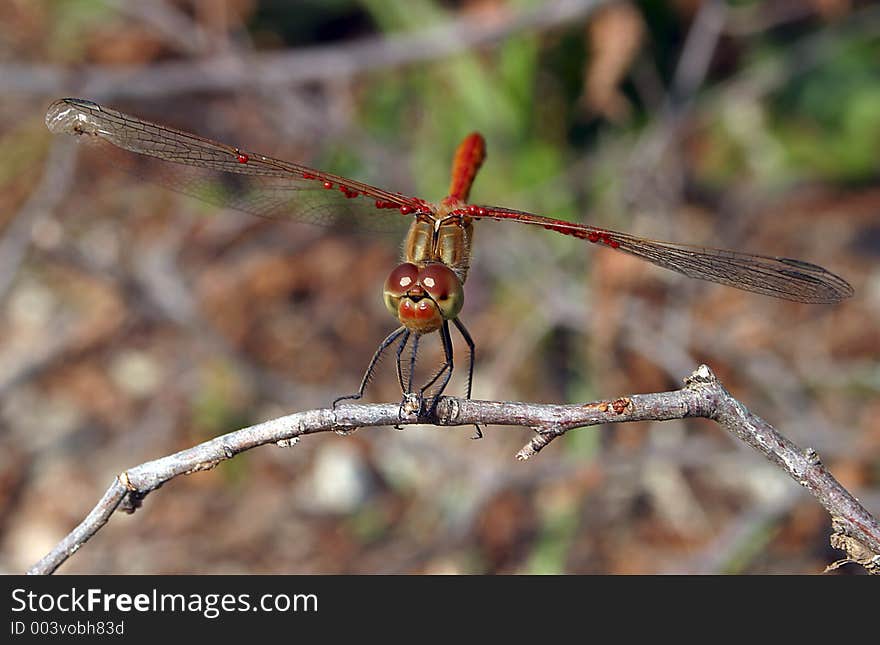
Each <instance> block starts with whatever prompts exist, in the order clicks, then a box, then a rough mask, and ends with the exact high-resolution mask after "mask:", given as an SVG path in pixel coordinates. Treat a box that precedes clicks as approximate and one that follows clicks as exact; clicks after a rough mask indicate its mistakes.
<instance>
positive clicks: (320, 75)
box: [0, 0, 609, 100]
mask: <svg viewBox="0 0 880 645" xmlns="http://www.w3.org/2000/svg"><path fill="white" fill-rule="evenodd" d="M608 1H609V0H554V1H553V2H547V3H544V4H542V5H540V6H538V7H536V8H534V9H531V10H524V11H511V12H510V13H507V14H503V13H501V12H500V11H499V12H492V13H491V15H486V16H481V15H480V14H475V15H466V16H461V17H457V18H455V19H452V20H450V21H449V22H447V23H445V24H443V25H440V26H438V27H432V28H429V29H425V30H419V31H418V32H415V33H407V34H401V35H395V36H389V37H386V36H380V37H375V38H368V39H363V40H359V41H355V42H351V43H348V44H345V45H328V46H321V47H311V48H308V49H297V50H291V51H286V52H280V53H279V52H264V53H258V54H254V55H252V56H247V57H246V58H242V57H241V56H239V55H235V54H230V55H225V54H224V55H220V56H217V57H212V58H211V59H208V60H198V61H193V60H188V61H182V62H180V61H175V62H167V63H160V64H155V65H151V66H149V67H147V68H141V69H132V68H119V67H109V66H84V67H77V68H76V69H70V70H68V69H63V68H60V67H55V66H49V65H42V66H41V65H22V64H6V65H0V76H2V77H3V87H4V91H5V92H6V93H7V94H8V93H17V94H35V95H39V96H53V95H58V94H59V93H63V92H74V91H76V92H78V93H81V94H83V95H86V96H89V97H90V98H96V99H103V100H107V99H109V98H119V99H121V98H132V97H138V98H140V97H147V96H167V95H171V94H180V93H187V94H189V93H193V92H218V91H229V90H238V89H242V88H253V87H269V88H273V87H292V86H295V85H299V84H301V83H306V82H319V83H320V82H325V81H327V80H328V79H344V78H350V77H352V76H355V75H357V74H360V73H363V72H367V71H373V70H377V69H388V68H394V67H401V66H404V65H410V64H413V63H418V62H424V61H430V60H437V59H442V58H447V57H449V56H452V55H455V54H459V53H462V52H465V51H467V50H468V49H471V48H474V47H479V46H485V45H491V44H493V43H496V42H499V41H501V40H503V39H505V38H507V37H509V36H511V35H513V34H516V33H519V32H525V31H529V32H534V31H540V30H545V29H550V28H552V27H556V26H559V25H563V24H566V23H570V22H576V21H578V20H583V19H584V18H586V17H587V16H588V15H590V14H591V13H592V12H593V11H595V10H596V9H597V8H598V7H600V6H601V5H603V4H607V2H608Z"/></svg>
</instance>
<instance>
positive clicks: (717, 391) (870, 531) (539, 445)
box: [28, 365, 880, 574]
mask: <svg viewBox="0 0 880 645" xmlns="http://www.w3.org/2000/svg"><path fill="white" fill-rule="evenodd" d="M401 414H402V411H401V408H400V405H399V404H390V403H383V404H372V405H342V406H339V407H338V408H337V409H335V410H332V409H320V410H309V411H307V412H298V413H296V414H290V415H287V416H284V417H279V418H277V419H273V420H271V421H267V422H265V423H260V424H257V425H255V426H251V427H249V428H244V429H242V430H237V431H235V432H230V433H228V434H225V435H222V436H220V437H216V438H214V439H211V440H210V441H206V442H204V443H201V444H199V445H197V446H193V447H192V448H189V449H187V450H182V451H180V452H178V453H175V454H173V455H168V456H167V457H162V458H160V459H156V460H154V461H149V462H146V463H143V464H140V465H139V466H135V467H134V468H130V469H128V470H126V471H124V472H122V473H120V474H119V475H118V476H117V477H116V478H115V479H114V481H113V483H112V484H111V485H110V487H109V488H108V489H107V491H106V492H105V493H104V496H103V497H102V498H101V500H100V501H99V502H98V504H97V505H96V506H95V508H94V509H93V510H92V511H91V512H90V513H89V515H88V516H87V517H86V518H85V519H84V520H83V521H82V523H80V525H79V526H77V527H76V528H75V529H74V530H73V531H72V532H71V533H70V534H69V535H67V537H65V538H64V539H63V540H62V541H61V542H60V543H58V545H56V546H55V548H53V549H52V550H51V551H50V552H49V553H48V554H47V555H46V556H45V557H43V558H42V559H41V560H40V561H39V562H37V563H36V564H34V565H33V566H32V567H31V568H30V569H29V570H28V573H31V574H49V573H52V572H53V571H55V570H56V569H57V568H58V567H59V566H60V565H61V564H63V563H64V562H65V561H66V560H67V559H68V558H69V557H70V556H71V555H73V554H74V553H75V552H76V551H77V550H78V549H79V548H80V547H81V546H82V545H83V544H85V542H86V541H87V540H88V539H89V538H91V537H92V536H93V535H94V534H95V533H97V532H98V530H100V528H101V527H102V526H103V525H104V524H105V523H106V522H107V521H108V520H109V519H110V516H111V515H112V514H113V512H114V511H115V510H116V509H117V508H119V507H122V509H123V510H125V511H127V512H134V511H135V510H136V509H137V508H138V507H139V506H140V504H141V502H142V501H143V499H144V497H145V496H146V495H147V494H149V493H150V492H151V491H153V490H155V489H157V488H159V487H160V486H161V485H162V484H164V483H165V482H167V481H168V480H170V479H172V478H174V477H177V476H178V475H188V474H191V473H194V472H198V471H200V470H208V469H211V468H213V467H214V466H216V465H217V464H219V463H220V462H222V461H225V460H227V459H231V458H232V457H234V456H235V455H236V454H238V453H240V452H244V451H245V450H250V449H251V448H255V447H257V446H262V445H266V444H275V445H278V446H281V447H288V446H292V445H293V444H295V443H296V442H297V441H299V439H300V437H303V436H305V435H310V434H316V433H319V432H337V433H339V434H349V433H351V432H354V431H355V430H357V429H358V428H361V427H367V426H390V425H410V424H416V423H425V422H426V421H427V422H431V423H434V424H435V425H438V426H459V425H473V424H480V425H504V426H525V427H530V428H532V429H534V430H535V432H536V433H537V434H536V435H535V437H533V438H532V439H531V440H530V441H529V442H528V443H527V444H526V445H525V446H524V447H523V448H522V449H521V450H520V451H519V452H518V453H517V455H516V457H517V458H518V459H520V460H525V459H529V458H530V457H532V456H534V455H536V454H537V453H538V452H539V451H540V450H542V449H543V448H544V447H545V446H547V444H549V443H550V442H551V441H553V440H554V439H556V438H557V437H559V436H562V435H563V434H565V433H566V432H568V431H569V430H572V429H574V428H582V427H586V426H594V425H600V424H604V423H622V422H626V421H668V420H671V419H684V418H687V417H703V418H706V419H711V420H713V421H715V422H717V423H719V424H720V425H721V426H722V427H724V428H725V429H726V430H727V431H728V432H730V433H731V434H733V435H734V436H736V437H737V438H738V439H740V440H742V441H744V442H745V443H747V444H748V445H750V446H752V447H753V448H755V449H756V450H758V451H760V452H762V453H763V454H764V455H765V456H766V457H767V458H768V459H769V460H770V461H772V462H773V463H775V464H776V465H778V466H779V467H780V468H782V469H783V470H784V471H785V472H786V473H788V475H789V476H790V477H792V478H793V479H794V480H795V481H797V482H798V483H799V484H801V485H802V486H804V487H805V488H806V489H807V490H808V491H810V492H811V493H812V494H813V495H814V496H815V497H816V498H817V499H818V500H819V502H820V503H821V504H822V505H823V506H824V507H825V508H826V510H828V512H829V513H830V514H831V517H832V518H833V527H834V534H833V535H832V536H831V543H832V546H834V547H835V548H839V549H842V550H845V551H846V552H847V557H846V558H845V559H844V560H842V561H841V562H858V563H859V564H862V565H863V566H865V568H866V569H868V570H869V571H871V572H878V570H880V522H878V521H877V519H876V518H874V517H873V516H872V515H871V514H870V513H869V512H868V511H867V510H866V509H865V508H864V507H863V506H862V505H861V504H859V502H858V501H857V500H856V499H855V497H853V496H852V495H851V494H850V493H849V492H848V491H847V490H846V489H845V488H843V486H841V485H840V483H838V482H837V480H836V479H834V477H833V476H832V475H831V473H829V472H828V470H827V469H826V468H825V467H824V466H823V465H822V462H821V461H820V460H819V457H818V455H817V454H816V451H815V450H813V449H811V448H807V449H801V448H799V447H798V446H796V445H795V444H793V443H792V442H791V441H789V440H788V439H786V438H785V437H783V436H782V435H780V434H779V433H778V432H777V431H776V430H775V429H774V428H773V427H772V426H771V425H770V424H768V423H767V422H766V421H764V420H763V419H761V418H759V417H758V416H756V415H754V414H752V413H751V412H749V411H748V410H747V409H746V407H745V406H744V405H742V404H741V403H740V402H739V401H737V400H736V399H734V398H733V397H732V396H731V395H730V393H729V392H728V391H727V390H726V389H725V388H724V386H723V385H721V383H720V382H719V381H718V380H717V378H716V377H715V374H714V373H713V372H712V371H711V370H710V369H709V368H708V367H706V366H705V365H701V366H700V367H699V368H697V370H696V371H694V372H693V373H692V374H691V375H690V376H689V377H688V378H687V379H685V387H684V388H682V389H680V390H675V391H671V392H658V393H653V394H634V395H631V396H626V397H620V398H617V399H613V400H605V401H596V402H593V403H586V404H581V405H548V404H536V403H514V402H501V401H473V400H467V399H457V398H452V397H443V399H442V400H441V401H440V404H439V405H438V406H437V413H436V418H433V419H427V420H426V419H424V418H419V417H418V416H417V415H415V414H405V415H404V416H402V417H401ZM833 566H835V565H832V567H833Z"/></svg>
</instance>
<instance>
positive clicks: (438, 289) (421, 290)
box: [384, 262, 464, 334]
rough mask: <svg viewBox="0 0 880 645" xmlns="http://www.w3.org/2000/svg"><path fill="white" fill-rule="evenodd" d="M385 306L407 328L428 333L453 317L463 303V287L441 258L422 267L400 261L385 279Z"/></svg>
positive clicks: (420, 332) (456, 315)
mask: <svg viewBox="0 0 880 645" xmlns="http://www.w3.org/2000/svg"><path fill="white" fill-rule="evenodd" d="M384 299H385V306H386V307H387V308H388V311H389V312H391V315H392V316H394V317H395V318H397V320H399V321H400V324H401V325H403V326H404V327H406V328H407V329H408V330H410V331H413V332H416V333H418V334H429V333H431V332H434V331H437V330H438V329H440V327H441V325H442V324H443V321H444V320H454V319H455V318H457V317H458V312H459V311H461V306H462V305H463V304H464V289H463V288H462V285H461V281H460V280H459V279H458V276H457V275H456V274H455V272H454V271H452V269H450V268H449V267H447V266H446V265H445V264H442V263H440V262H431V263H428V264H425V265H423V266H422V267H421V268H420V267H419V266H417V265H415V264H413V263H412V262H404V263H403V264H399V265H398V266H397V267H396V268H395V269H394V270H393V271H392V272H391V275H389V276H388V279H387V280H386V281H385V289H384Z"/></svg>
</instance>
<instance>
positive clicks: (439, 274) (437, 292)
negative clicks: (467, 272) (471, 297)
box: [418, 264, 464, 320]
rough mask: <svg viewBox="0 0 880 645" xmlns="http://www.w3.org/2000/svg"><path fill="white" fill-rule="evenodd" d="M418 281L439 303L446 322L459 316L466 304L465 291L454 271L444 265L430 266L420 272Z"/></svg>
mask: <svg viewBox="0 0 880 645" xmlns="http://www.w3.org/2000/svg"><path fill="white" fill-rule="evenodd" d="M418 281H419V284H420V285H422V288H423V289H424V290H425V291H426V292H427V293H428V295H429V296H430V297H431V299H432V300H433V301H434V302H436V303H437V306H438V307H439V308H440V312H441V313H442V314H443V318H444V319H445V320H452V319H453V318H455V317H456V316H458V312H459V311H461V306H462V305H463V304H464V289H462V286H461V280H459V279H458V276H457V275H455V272H454V271H453V270H452V269H450V268H449V267H447V266H446V265H444V264H429V265H428V266H426V267H425V268H424V269H422V270H421V271H420V272H419V278H418Z"/></svg>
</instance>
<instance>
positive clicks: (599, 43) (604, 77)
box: [581, 2, 645, 121]
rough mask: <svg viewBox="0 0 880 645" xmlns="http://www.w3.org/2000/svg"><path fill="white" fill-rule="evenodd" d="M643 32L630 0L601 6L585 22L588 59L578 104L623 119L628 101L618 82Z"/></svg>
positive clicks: (627, 109)
mask: <svg viewBox="0 0 880 645" xmlns="http://www.w3.org/2000/svg"><path fill="white" fill-rule="evenodd" d="M644 33H645V26H644V22H643V21H642V15H641V14H640V13H639V11H638V9H636V8H635V7H634V6H633V5H632V4H630V3H628V2H627V3H621V4H613V5H610V6H608V7H605V8H603V9H601V10H600V11H599V12H597V13H596V15H595V17H594V18H593V19H592V20H591V21H590V23H589V24H588V26H587V38H588V39H589V43H590V51H591V54H592V55H591V56H590V63H589V65H588V66H587V70H586V78H585V81H584V93H583V95H582V97H581V104H582V105H584V106H585V107H586V108H587V109H588V110H590V111H591V112H594V113H598V114H600V115H602V116H604V117H605V118H607V119H610V120H612V121H620V120H622V119H625V118H626V117H627V116H628V115H629V113H630V105H629V102H628V101H627V100H626V98H625V97H624V96H623V94H622V93H621V92H620V90H619V89H618V86H619V84H620V82H621V80H622V79H623V77H624V76H625V75H626V72H627V71H628V70H629V68H630V65H632V62H633V60H634V59H635V57H636V54H637V53H638V51H639V47H640V46H641V44H642V39H643V37H644Z"/></svg>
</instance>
